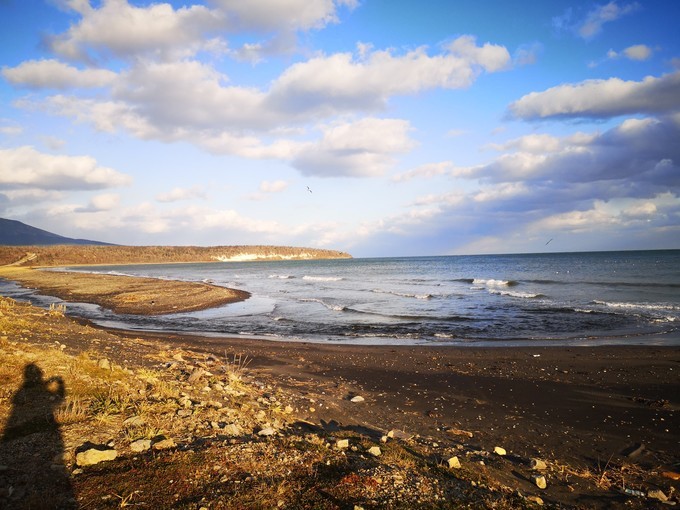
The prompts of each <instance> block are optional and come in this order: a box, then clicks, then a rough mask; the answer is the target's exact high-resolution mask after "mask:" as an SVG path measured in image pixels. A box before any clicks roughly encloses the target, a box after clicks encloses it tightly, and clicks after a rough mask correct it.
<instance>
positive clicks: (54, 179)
mask: <svg viewBox="0 0 680 510" xmlns="http://www.w3.org/2000/svg"><path fill="white" fill-rule="evenodd" d="M0 168H2V169H3V171H2V172H0V184H3V185H5V186H10V187H14V188H22V187H27V188H39V189H52V190H87V189H103V188H112V187H117V186H125V185H128V184H130V183H131V181H132V180H131V178H130V177H129V176H128V175H125V174H122V173H120V172H117V171H115V170H113V169H111V168H106V167H102V166H99V165H98V164H97V162H96V160H95V159H94V158H91V157H89V156H54V155H51V154H44V153H41V152H38V151H36V150H35V149H33V148H32V147H28V146H24V147H18V148H13V149H4V150H3V149H0Z"/></svg>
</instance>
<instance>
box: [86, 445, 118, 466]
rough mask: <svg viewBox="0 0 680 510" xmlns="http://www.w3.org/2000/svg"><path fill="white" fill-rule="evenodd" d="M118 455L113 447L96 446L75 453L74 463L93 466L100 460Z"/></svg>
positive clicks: (106, 459) (103, 460) (110, 458)
mask: <svg viewBox="0 0 680 510" xmlns="http://www.w3.org/2000/svg"><path fill="white" fill-rule="evenodd" d="M117 456H118V452H117V451H116V450H114V449H113V448H108V447H104V448H101V447H96V448H90V449H88V450H85V451H82V452H80V453H78V454H76V464H77V465H78V466H93V465H94V464H99V463H100V462H105V461H108V460H113V459H115V458H116V457H117Z"/></svg>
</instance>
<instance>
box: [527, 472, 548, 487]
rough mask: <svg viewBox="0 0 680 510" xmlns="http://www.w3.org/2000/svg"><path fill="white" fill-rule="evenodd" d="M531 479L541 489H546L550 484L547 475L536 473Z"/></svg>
mask: <svg viewBox="0 0 680 510" xmlns="http://www.w3.org/2000/svg"><path fill="white" fill-rule="evenodd" d="M531 481H532V482H534V484H535V485H536V487H538V488H539V489H545V488H546V487H547V486H548V482H546V480H545V476H543V475H534V476H532V477H531Z"/></svg>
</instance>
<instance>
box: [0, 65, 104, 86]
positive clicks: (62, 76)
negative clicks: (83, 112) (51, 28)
mask: <svg viewBox="0 0 680 510" xmlns="http://www.w3.org/2000/svg"><path fill="white" fill-rule="evenodd" d="M2 75H3V76H4V77H5V79H6V80H7V81H9V82H10V83H11V84H12V85H16V86H21V87H28V88H34V89H40V88H52V89H69V88H92V87H105V86H107V85H111V84H112V83H113V81H114V80H115V79H116V73H114V72H113V71H109V70H107V69H83V70H81V69H77V68H75V67H73V66H70V65H68V64H64V63H63V62H60V61H58V60H53V59H50V60H28V61H26V62H22V63H21V64H19V65H18V66H16V67H4V68H3V69H2Z"/></svg>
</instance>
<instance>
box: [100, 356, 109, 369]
mask: <svg viewBox="0 0 680 510" xmlns="http://www.w3.org/2000/svg"><path fill="white" fill-rule="evenodd" d="M97 366H98V367H99V368H102V369H104V370H111V363H110V362H109V360H107V359H106V358H102V359H100V360H99V361H98V362H97Z"/></svg>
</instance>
